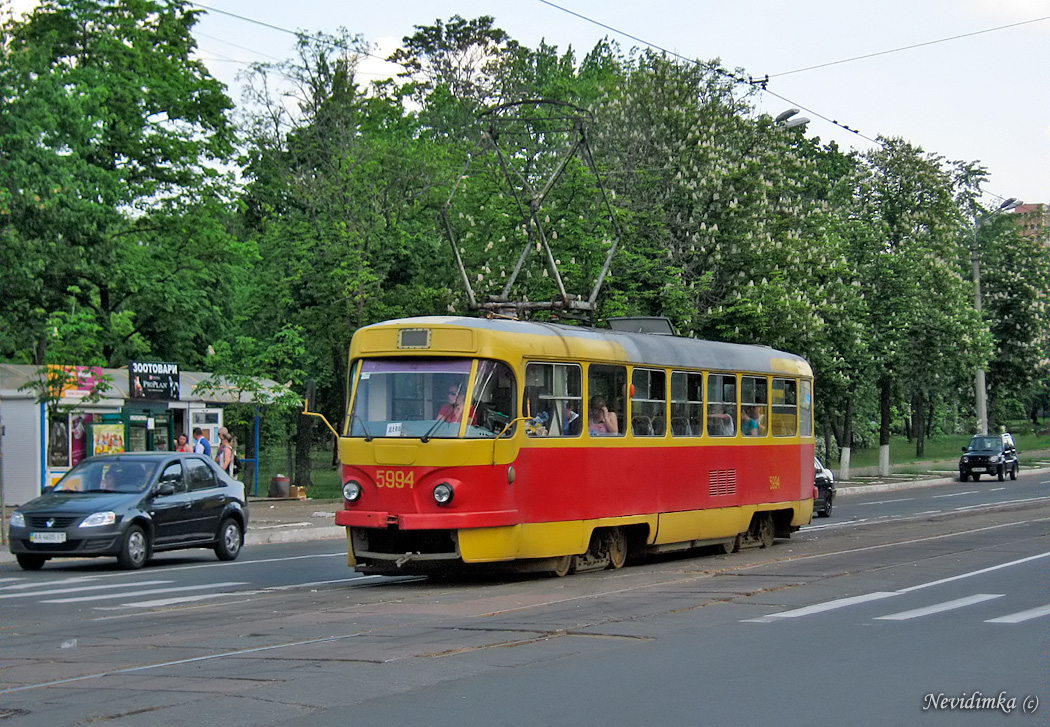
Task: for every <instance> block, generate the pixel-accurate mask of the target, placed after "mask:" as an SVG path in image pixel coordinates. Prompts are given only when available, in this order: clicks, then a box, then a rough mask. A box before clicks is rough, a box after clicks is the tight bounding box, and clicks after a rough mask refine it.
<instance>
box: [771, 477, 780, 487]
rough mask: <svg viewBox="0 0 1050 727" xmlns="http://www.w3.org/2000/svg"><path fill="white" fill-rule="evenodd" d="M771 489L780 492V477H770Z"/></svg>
mask: <svg viewBox="0 0 1050 727" xmlns="http://www.w3.org/2000/svg"><path fill="white" fill-rule="evenodd" d="M769 489H771V490H779V489H780V475H770V476H769Z"/></svg>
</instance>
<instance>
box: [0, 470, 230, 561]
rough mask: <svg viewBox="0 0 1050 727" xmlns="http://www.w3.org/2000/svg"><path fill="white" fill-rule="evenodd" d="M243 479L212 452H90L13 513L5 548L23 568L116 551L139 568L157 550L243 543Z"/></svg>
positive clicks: (223, 556)
mask: <svg viewBox="0 0 1050 727" xmlns="http://www.w3.org/2000/svg"><path fill="white" fill-rule="evenodd" d="M247 525H248V509H247V507H246V501H245V496H244V485H242V484H241V483H240V482H238V481H237V480H235V479H233V478H232V477H230V476H229V475H227V474H226V473H225V472H223V471H222V470H221V469H219V467H218V465H216V464H215V462H214V461H212V460H211V459H210V458H209V457H206V456H204V455H198V454H175V453H172V452H139V453H129V454H109V455H100V456H97V457H89V458H88V459H85V460H84V461H82V462H81V463H79V464H78V465H77V466H76V467H74V468H73V469H71V470H70V471H69V472H68V473H66V475H65V476H64V477H63V478H62V479H61V480H59V481H58V483H57V484H56V485H55V486H54V487H51V488H48V489H47V490H45V491H44V494H43V495H41V496H40V497H38V498H36V499H35V500H31V501H29V502H27V503H26V504H24V505H22V506H20V507H18V508H17V509H16V510H15V512H14V514H13V515H12V516H11V522H10V548H11V552H12V553H14V554H15V556H16V557H17V559H18V564H19V565H20V566H22V568H24V569H25V570H38V569H40V568H42V567H43V565H44V563H45V562H46V561H48V560H50V559H51V558H87V557H96V556H116V558H117V561H118V562H119V563H120V565H121V567H123V568H129V569H133V568H141V567H142V566H143V565H145V564H146V562H147V561H148V560H149V559H150V556H151V555H152V554H153V553H155V552H159V551H162V550H177V549H180V548H213V549H214V550H215V554H216V555H217V556H218V557H219V559H220V560H233V559H234V558H236V557H237V555H238V553H240V551H241V546H242V545H243V544H244V530H245V528H246V527H247Z"/></svg>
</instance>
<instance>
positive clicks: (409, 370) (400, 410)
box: [349, 358, 516, 439]
mask: <svg viewBox="0 0 1050 727" xmlns="http://www.w3.org/2000/svg"><path fill="white" fill-rule="evenodd" d="M472 363H473V362H472V361H471V360H470V359H421V358H401V359H398V358H388V359H365V360H363V361H360V362H358V365H359V366H360V371H361V373H360V376H359V377H358V380H357V386H356V389H355V391H354V404H353V409H352V411H351V413H350V426H349V432H350V436H351V437H368V438H373V437H413V438H420V439H439V438H446V439H447V438H455V437H460V436H464V437H470V438H476V437H495V436H496V435H497V434H499V433H500V432H501V431H502V430H503V428H504V427H505V426H506V424H507V423H509V422H511V421H513V420H514V418H515V416H516V414H515V412H514V409H513V407H514V402H515V401H516V397H515V395H514V376H513V374H512V373H511V370H510V368H509V367H508V366H507V365H506V364H503V363H500V362H498V361H488V360H481V361H478V366H477V374H476V377H475V380H474V382H473V385H470V384H471V381H470V373H471V368H472ZM355 368H356V366H355ZM464 425H465V426H464Z"/></svg>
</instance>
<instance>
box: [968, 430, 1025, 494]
mask: <svg viewBox="0 0 1050 727" xmlns="http://www.w3.org/2000/svg"><path fill="white" fill-rule="evenodd" d="M963 452H964V454H963V456H962V457H960V458H959V481H960V482H966V480H967V479H969V478H970V477H972V478H973V480H974V482H976V481H977V480H979V479H981V475H997V476H998V477H999V481H1000V482H1002V481H1003V480H1005V479H1006V476H1007V475H1010V479H1011V480H1016V479H1017V469H1018V464H1017V446H1016V445H1015V444H1014V438H1013V435H1010V434H978V435H976V436H974V438H973V439H971V440H970V443H969V444H968V445H967V446H965V447H963Z"/></svg>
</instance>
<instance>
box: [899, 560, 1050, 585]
mask: <svg viewBox="0 0 1050 727" xmlns="http://www.w3.org/2000/svg"><path fill="white" fill-rule="evenodd" d="M1047 556H1050V553H1040V554H1039V555H1030V556H1028V557H1027V558H1021V559H1019V560H1011V561H1010V562H1008V563H1000V564H999V565H993V566H990V567H988V568H981V569H980V570H975V571H970V572H969V573H960V574H959V575H957V576H952V577H951V578H942V579H940V580H938V581H930V582H929V583H920V584H919V585H917V586H910V587H908V588H902V589H901V590H899V591H897V593H911V592H912V591H919V590H922V589H923V588H930V587H931V586H940V585H943V584H945V583H951V582H952V581H960V580H962V579H963V578H971V577H973V576H979V575H984V574H985V573H991V572H993V571H997V570H1002V569H1003V568H1010V567H1012V566H1015V565H1021V564H1022V563H1028V562H1029V561H1033V560H1039V559H1040V558H1046V557H1047Z"/></svg>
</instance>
